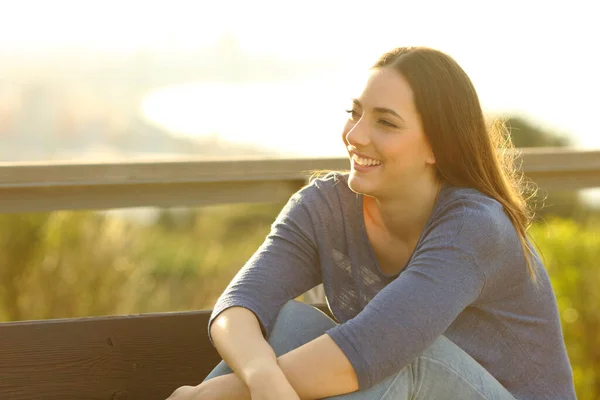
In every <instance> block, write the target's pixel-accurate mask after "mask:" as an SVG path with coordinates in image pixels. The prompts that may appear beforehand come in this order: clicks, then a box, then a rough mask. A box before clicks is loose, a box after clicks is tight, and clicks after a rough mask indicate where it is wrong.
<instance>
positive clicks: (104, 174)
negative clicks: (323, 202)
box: [0, 148, 600, 213]
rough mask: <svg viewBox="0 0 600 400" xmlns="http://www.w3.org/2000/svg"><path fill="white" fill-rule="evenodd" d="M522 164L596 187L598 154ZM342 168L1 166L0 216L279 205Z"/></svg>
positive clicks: (558, 153)
mask: <svg viewBox="0 0 600 400" xmlns="http://www.w3.org/2000/svg"><path fill="white" fill-rule="evenodd" d="M521 163H522V170H523V171H524V172H525V174H526V175H527V176H528V177H529V178H530V179H531V180H533V181H534V182H536V183H537V185H538V186H539V187H540V188H542V189H547V190H554V189H565V190H573V189H582V188H590V187H600V151H583V150H570V149H569V150H565V149H548V148H546V149H525V150H523V151H522V154H521V156H519V157H518V159H517V165H521ZM347 168H348V160H347V159H346V158H329V159H318V158H312V159H311V158H305V159H267V160H265V159H254V160H239V159H228V160H212V161H206V160H183V161H182V160H180V161H164V160H163V161H155V162H151V161H146V162H124V163H98V164H47V165H46V164H40V163H37V164H0V212H5V213H6V212H34V211H51V210H68V209H73V210H80V209H109V208H124V207H145V206H156V207H177V206H199V205H206V204H219V203H237V202H279V201H283V200H286V199H287V198H289V196H290V195H291V194H293V193H294V192H295V191H296V190H298V189H299V188H300V187H301V186H302V185H303V184H304V183H305V182H306V178H307V177H308V176H309V175H310V171H313V170H345V169H347Z"/></svg>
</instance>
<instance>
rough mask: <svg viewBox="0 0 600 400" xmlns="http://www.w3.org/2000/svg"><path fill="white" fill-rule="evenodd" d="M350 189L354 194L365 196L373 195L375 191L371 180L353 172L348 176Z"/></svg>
mask: <svg viewBox="0 0 600 400" xmlns="http://www.w3.org/2000/svg"><path fill="white" fill-rule="evenodd" d="M348 187H349V188H350V190H352V191H353V192H355V193H360V194H364V195H371V193H373V191H374V189H375V187H374V185H373V182H372V181H371V180H369V179H368V178H366V177H364V176H361V175H360V174H356V173H355V172H354V171H351V172H350V175H349V176H348Z"/></svg>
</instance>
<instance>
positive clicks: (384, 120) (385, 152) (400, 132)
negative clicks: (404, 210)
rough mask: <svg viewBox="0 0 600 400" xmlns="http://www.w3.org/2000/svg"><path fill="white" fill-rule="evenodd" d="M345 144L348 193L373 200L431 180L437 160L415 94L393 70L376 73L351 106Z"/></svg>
mask: <svg viewBox="0 0 600 400" xmlns="http://www.w3.org/2000/svg"><path fill="white" fill-rule="evenodd" d="M347 111H348V114H349V118H348V121H347V122H346V125H345V127H344V131H343V134H342V139H343V141H344V144H345V145H346V148H347V149H348V153H349V155H350V159H351V164H352V169H351V172H350V177H349V182H348V183H349V186H350V188H351V189H352V190H353V191H355V192H357V193H363V194H366V195H370V196H373V197H388V196H390V195H391V196H393V194H394V192H397V191H398V190H399V189H400V190H401V189H402V188H405V187H407V186H406V185H411V183H413V182H422V181H421V180H422V179H431V177H432V176H434V174H432V171H433V164H435V158H434V156H433V152H432V150H431V146H430V145H429V143H428V141H427V139H426V137H425V134H424V132H423V128H422V126H421V118H420V116H419V114H418V112H417V109H416V107H415V104H414V100H413V91H412V89H411V87H410V85H409V84H408V82H407V81H406V79H404V77H403V76H402V75H400V74H399V73H398V72H397V71H395V70H394V69H392V68H389V67H384V68H378V69H374V70H372V72H371V73H370V75H369V78H368V80H367V82H366V84H365V85H364V88H363V90H362V93H360V95H359V96H358V97H356V98H355V99H353V101H352V108H350V109H349V110H347Z"/></svg>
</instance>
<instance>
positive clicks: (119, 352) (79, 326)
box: [0, 304, 331, 400]
mask: <svg viewBox="0 0 600 400" xmlns="http://www.w3.org/2000/svg"><path fill="white" fill-rule="evenodd" d="M315 306H316V307H317V308H319V309H320V310H322V311H323V312H325V313H326V314H328V315H330V316H331V314H330V313H329V310H328V308H327V305H326V304H316V305H315ZM210 313H211V311H210V310H202V311H193V312H172V313H157V314H139V315H127V316H108V317H90V318H74V319H56V320H43V321H24V322H10V323H1V324H0V399H2V400H65V399H77V400H80V399H81V400H84V399H85V400H88V399H90V400H96V399H97V400H125V399H128V400H133V399H144V400H154V399H156V400H164V399H166V398H167V397H168V396H169V395H170V394H171V393H172V392H173V390H175V389H176V388H177V387H179V386H182V385H196V384H198V383H200V382H201V381H202V380H203V379H204V378H205V377H206V376H207V375H208V374H209V373H210V371H211V370H212V369H213V368H214V367H215V366H216V365H217V363H219V361H221V357H220V356H219V354H218V353H217V351H216V350H215V348H214V347H213V346H212V344H211V343H210V341H209V340H208V319H209V317H210Z"/></svg>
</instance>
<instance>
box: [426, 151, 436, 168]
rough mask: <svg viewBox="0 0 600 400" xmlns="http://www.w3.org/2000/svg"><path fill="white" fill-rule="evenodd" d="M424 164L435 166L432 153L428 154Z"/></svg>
mask: <svg viewBox="0 0 600 400" xmlns="http://www.w3.org/2000/svg"><path fill="white" fill-rule="evenodd" d="M425 162H426V163H427V164H431V165H433V164H435V155H434V154H433V151H432V152H430V153H429V155H428V156H427V158H426V159H425Z"/></svg>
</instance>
